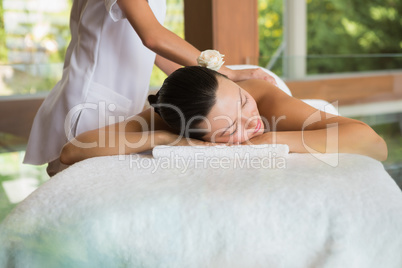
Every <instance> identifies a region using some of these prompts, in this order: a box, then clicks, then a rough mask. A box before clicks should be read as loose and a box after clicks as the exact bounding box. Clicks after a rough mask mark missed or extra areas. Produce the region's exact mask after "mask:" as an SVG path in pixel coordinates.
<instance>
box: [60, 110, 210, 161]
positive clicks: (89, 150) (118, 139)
mask: <svg viewBox="0 0 402 268" xmlns="http://www.w3.org/2000/svg"><path fill="white" fill-rule="evenodd" d="M158 145H176V146H178V145H182V146H185V145H212V143H209V142H204V141H199V140H194V139H190V138H183V137H181V136H179V135H177V134H174V133H173V132H172V131H171V129H170V128H169V127H168V126H167V125H166V124H165V123H164V122H163V120H162V118H161V117H160V116H159V115H158V114H156V113H155V112H154V111H153V108H149V109H147V110H145V111H143V112H142V113H140V114H138V115H136V116H133V117H132V118H129V119H127V120H126V121H123V122H120V123H117V124H114V125H109V126H106V127H104V128H100V129H95V130H91V131H87V132H84V133H82V134H80V135H78V136H77V137H75V138H74V139H72V140H71V141H69V142H68V143H67V144H65V145H64V147H63V149H62V151H61V154H60V162H61V163H63V164H66V165H72V164H74V163H76V162H79V161H82V160H84V159H87V158H91V157H97V156H107V155H122V154H133V153H139V152H143V151H147V150H150V149H153V148H154V147H155V146H158Z"/></svg>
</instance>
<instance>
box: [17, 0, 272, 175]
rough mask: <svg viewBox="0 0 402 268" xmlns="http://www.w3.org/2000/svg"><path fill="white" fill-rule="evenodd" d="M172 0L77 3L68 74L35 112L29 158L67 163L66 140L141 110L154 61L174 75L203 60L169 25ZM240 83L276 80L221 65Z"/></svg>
mask: <svg viewBox="0 0 402 268" xmlns="http://www.w3.org/2000/svg"><path fill="white" fill-rule="evenodd" d="M165 10H166V2H165V0H148V1H147V0H117V1H116V0H74V1H73V6H72V9H71V16H70V30H71V42H70V44H69V46H68V49H67V52H66V55H65V61H64V68H63V76H62V78H61V80H60V81H59V82H58V83H57V84H56V85H55V87H54V88H53V90H52V91H51V92H50V94H49V95H48V96H47V98H46V99H45V101H44V102H43V104H42V106H41V107H40V109H39V111H38V113H37V114H36V117H35V120H34V123H33V127H32V130H31V134H30V137H29V142H28V146H27V151H26V155H25V159H24V163H29V164H35V165H40V164H45V163H49V164H48V168H47V171H48V174H49V175H50V176H52V175H54V174H55V173H57V172H58V171H60V170H62V169H63V168H64V166H63V165H62V164H61V163H60V161H59V159H58V157H59V155H60V151H61V149H62V147H63V145H64V144H65V143H66V142H68V140H69V139H71V138H73V137H75V136H77V135H78V134H80V133H82V132H85V131H88V130H91V129H96V128H100V127H103V126H104V125H108V124H112V123H114V122H118V121H122V120H124V119H125V118H126V117H128V116H130V115H135V114H138V113H139V112H141V110H142V108H143V106H144V103H145V100H146V97H147V94H148V88H149V80H150V76H151V72H152V67H153V64H154V63H155V64H156V65H157V66H158V67H159V68H160V69H161V70H162V71H164V72H165V73H166V74H167V75H169V74H171V73H172V72H173V71H174V70H176V69H177V68H179V67H180V66H190V65H197V61H196V59H197V58H198V57H199V56H200V51H199V50H198V49H196V48H195V47H193V46H192V45H191V44H189V43H187V42H186V41H185V40H183V39H181V38H180V37H178V36H177V35H176V34H174V33H172V32H170V31H169V30H167V29H166V28H164V27H163V26H162V23H163V20H164V17H165ZM219 72H221V73H223V74H225V75H226V76H228V77H229V78H230V79H232V80H234V81H240V80H245V79H249V78H259V79H265V80H268V81H272V80H271V79H273V78H271V77H270V76H269V75H268V74H267V73H265V72H264V71H262V70H260V69H248V70H238V71H232V70H230V69H228V68H226V67H225V66H222V67H221V68H220V69H219Z"/></svg>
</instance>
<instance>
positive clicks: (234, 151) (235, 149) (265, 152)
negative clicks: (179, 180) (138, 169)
mask: <svg viewBox="0 0 402 268" xmlns="http://www.w3.org/2000/svg"><path fill="white" fill-rule="evenodd" d="M288 154H289V146H288V145H286V144H259V145H232V146H227V145H216V146H167V145H160V146H156V147H155V148H154V149H153V150H152V155H153V157H155V158H161V157H163V158H173V157H177V156H180V157H182V158H186V159H187V158H190V159H191V158H213V157H216V158H228V159H244V158H257V157H258V158H265V157H269V158H273V157H286V156H287V155H288Z"/></svg>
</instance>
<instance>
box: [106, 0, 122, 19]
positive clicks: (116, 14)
mask: <svg viewBox="0 0 402 268" xmlns="http://www.w3.org/2000/svg"><path fill="white" fill-rule="evenodd" d="M116 2H117V0H105V7H106V10H107V11H108V12H109V15H110V17H111V18H112V20H113V21H118V20H121V19H125V18H126V16H125V15H124V13H123V11H122V10H121V9H120V7H119V5H118V4H117V3H116Z"/></svg>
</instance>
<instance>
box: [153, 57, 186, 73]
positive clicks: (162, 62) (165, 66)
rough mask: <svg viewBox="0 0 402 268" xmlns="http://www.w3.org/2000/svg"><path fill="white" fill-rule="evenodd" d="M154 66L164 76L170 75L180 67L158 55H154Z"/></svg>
mask: <svg viewBox="0 0 402 268" xmlns="http://www.w3.org/2000/svg"><path fill="white" fill-rule="evenodd" d="M155 65H156V66H158V68H159V69H161V70H162V71H163V72H164V73H165V74H166V75H170V74H171V73H173V72H174V71H176V70H177V69H179V68H180V67H181V65H179V64H177V63H175V62H173V61H171V60H168V59H166V58H164V57H162V56H159V55H158V54H156V57H155Z"/></svg>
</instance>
